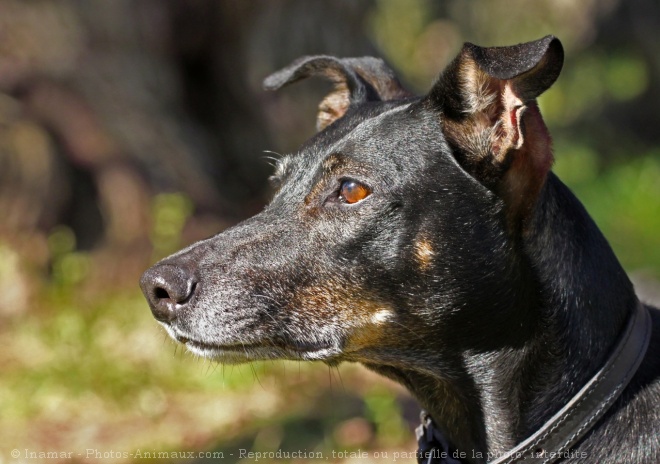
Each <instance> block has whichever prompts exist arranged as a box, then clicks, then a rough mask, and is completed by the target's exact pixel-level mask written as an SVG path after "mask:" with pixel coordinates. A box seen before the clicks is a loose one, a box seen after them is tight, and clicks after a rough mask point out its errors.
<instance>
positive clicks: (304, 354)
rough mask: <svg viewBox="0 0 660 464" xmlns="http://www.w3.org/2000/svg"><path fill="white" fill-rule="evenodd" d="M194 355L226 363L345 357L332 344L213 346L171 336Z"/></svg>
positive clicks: (267, 341) (274, 342)
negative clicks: (340, 355)
mask: <svg viewBox="0 0 660 464" xmlns="http://www.w3.org/2000/svg"><path fill="white" fill-rule="evenodd" d="M170 335H172V337H173V338H174V339H175V340H177V341H178V342H179V343H182V344H184V345H185V346H186V348H188V349H189V350H190V351H191V352H192V353H194V354H197V355H199V356H203V357H205V358H211V359H215V360H217V361H221V362H223V363H230V364H231V363H234V364H235V363H241V362H249V361H261V360H269V359H291V360H306V361H311V360H328V359H330V358H333V357H336V356H338V355H339V354H340V353H341V349H340V348H338V347H336V346H333V345H331V344H329V343H307V342H297V341H296V342H293V341H288V340H281V339H265V340H263V341H258V342H248V343H209V342H205V341H200V340H195V339H193V338H190V337H188V336H184V335H181V334H176V333H170Z"/></svg>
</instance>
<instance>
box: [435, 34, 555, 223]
mask: <svg viewBox="0 0 660 464" xmlns="http://www.w3.org/2000/svg"><path fill="white" fill-rule="evenodd" d="M563 59H564V51H563V48H562V45H561V42H559V40H558V39H556V38H555V37H553V36H547V37H544V38H542V39H540V40H537V41H534V42H528V43H524V44H520V45H514V46H511V47H492V48H482V47H478V46H476V45H473V44H471V43H466V44H465V45H464V46H463V49H462V50H461V52H460V54H459V55H458V57H456V59H454V61H453V62H452V63H451V64H450V65H449V66H448V67H447V69H446V70H445V71H444V72H443V73H442V74H441V75H440V77H439V79H438V81H437V82H436V84H435V85H434V87H433V89H432V90H431V92H430V94H429V95H428V97H427V98H428V99H430V101H431V102H432V104H433V105H435V106H436V107H437V108H439V109H440V110H441V112H442V115H443V116H442V121H443V132H444V134H445V137H446V138H447V140H448V142H449V143H450V145H451V146H452V148H453V150H454V154H455V156H456V157H457V160H458V161H459V163H461V164H462V165H463V167H464V168H465V169H466V170H467V171H468V172H470V173H471V174H472V175H473V176H474V177H476V178H477V179H478V180H480V181H481V182H482V183H483V184H484V185H486V186H487V187H488V188H490V189H492V190H493V191H495V192H496V193H497V194H498V195H500V196H501V197H502V198H503V199H504V201H505V202H506V204H507V207H508V212H509V216H510V218H512V219H514V220H518V219H523V220H524V218H525V216H526V215H527V214H528V213H529V211H530V209H531V208H532V207H533V205H534V202H535V200H536V198H537V196H538V193H539V191H540V189H541V187H542V186H543V183H544V182H545V178H546V175H547V173H548V171H549V170H550V167H551V165H552V151H551V146H550V144H551V143H550V136H549V134H548V131H547V128H546V127H545V123H544V122H543V119H542V118H541V114H540V113H539V109H538V106H537V105H536V101H535V100H536V97H538V96H539V95H540V94H541V93H543V92H544V91H545V90H547V89H548V88H549V87H550V86H551V85H552V84H553V83H554V82H555V80H556V79H557V77H558V76H559V73H560V71H561V68H562V64H563Z"/></svg>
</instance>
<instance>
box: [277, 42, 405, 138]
mask: <svg viewBox="0 0 660 464" xmlns="http://www.w3.org/2000/svg"><path fill="white" fill-rule="evenodd" d="M311 76H322V77H325V78H327V79H329V80H330V81H331V82H332V83H333V84H334V89H333V91H332V92H330V93H329V94H328V95H327V96H326V97H325V98H324V99H323V101H322V102H321V103H320V105H319V112H318V115H317V120H316V128H317V129H318V130H319V131H320V130H323V129H324V128H326V127H327V126H329V125H330V124H332V123H333V122H334V121H336V120H337V119H339V118H341V117H342V116H343V115H344V114H345V113H346V111H347V110H348V108H349V106H350V105H352V104H357V103H363V102H366V101H379V100H380V101H385V100H394V99H399V98H406V97H409V96H411V94H410V93H409V92H408V91H406V90H405V89H404V88H403V87H402V86H401V84H400V83H399V80H398V79H397V78H396V76H395V75H394V72H393V71H392V70H391V69H390V68H389V67H388V66H387V65H386V64H385V63H384V62H383V60H380V59H378V58H372V57H370V56H366V57H362V58H335V57H334V56H323V55H318V56H305V57H302V58H299V59H297V60H296V61H294V62H293V63H291V64H290V65H289V66H287V67H286V68H284V69H281V70H279V71H277V72H276V73H274V74H271V75H270V76H268V77H267V78H266V79H265V80H264V88H265V89H266V90H277V89H279V88H280V87H284V86H285V85H288V84H292V83H294V82H297V81H299V80H301V79H304V78H306V77H311Z"/></svg>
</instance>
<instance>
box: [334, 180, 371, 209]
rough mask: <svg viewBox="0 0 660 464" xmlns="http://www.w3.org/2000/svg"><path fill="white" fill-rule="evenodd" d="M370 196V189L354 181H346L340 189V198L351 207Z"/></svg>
mask: <svg viewBox="0 0 660 464" xmlns="http://www.w3.org/2000/svg"><path fill="white" fill-rule="evenodd" d="M370 194H371V190H370V189H369V187H367V186H366V185H364V184H361V183H359V182H357V181H354V180H345V181H344V182H342V183H341V187H340V189H339V196H340V197H341V198H342V199H343V200H344V201H345V202H346V203H348V204H349V205H350V204H353V203H357V202H358V201H362V200H364V199H365V198H367V197H368V196H369V195H370Z"/></svg>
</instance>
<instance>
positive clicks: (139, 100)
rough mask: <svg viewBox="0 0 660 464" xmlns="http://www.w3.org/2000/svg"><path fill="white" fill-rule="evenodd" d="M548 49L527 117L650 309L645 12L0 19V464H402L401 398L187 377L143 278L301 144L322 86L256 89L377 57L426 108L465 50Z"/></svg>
mask: <svg viewBox="0 0 660 464" xmlns="http://www.w3.org/2000/svg"><path fill="white" fill-rule="evenodd" d="M546 34H554V35H556V36H558V37H559V38H560V39H561V40H562V42H563V43H564V46H565V49H566V63H565V66H564V71H563V74H562V76H561V77H560V79H559V81H558V82H557V83H556V84H555V86H554V87H553V88H552V89H551V90H550V91H549V92H548V93H547V94H546V95H544V96H543V97H542V98H541V100H540V105H541V108H542V112H543V114H544V117H545V119H546V122H547V124H548V126H549V127H550V130H551V132H552V134H553V136H554V146H555V154H556V158H557V161H556V166H555V171H556V172H557V173H558V174H559V175H560V177H562V179H564V180H565V181H566V182H567V183H568V184H569V185H570V186H571V188H573V189H574V191H575V192H576V193H577V195H578V196H579V197H580V199H582V201H583V202H584V203H585V205H586V206H587V209H588V210H589V211H590V212H591V213H592V215H593V216H594V218H595V220H596V221H597V223H598V224H599V226H600V227H601V228H602V229H603V231H604V232H605V234H606V236H607V237H608V238H609V240H610V241H611V244H612V246H613V247H614V249H615V251H616V252H617V254H618V256H619V257H620V259H621V260H622V262H623V264H624V266H625V267H626V268H627V269H628V271H629V272H630V273H631V274H632V276H633V279H634V281H635V283H636V285H637V286H638V288H639V291H640V293H641V294H642V295H644V296H646V297H647V298H651V299H653V298H658V296H657V295H658V285H657V283H656V282H657V279H658V278H659V277H660V233H659V231H660V130H659V129H658V128H659V127H660V111H658V107H659V105H660V4H659V3H658V2H657V1H655V0H626V1H623V0H601V1H599V0H584V1H581V2H567V1H560V0H539V1H535V2H529V1H525V0H471V1H466V0H447V1H442V2H434V1H431V0H381V1H353V0H334V1H309V0H269V1H267V0H244V1H239V0H234V1H217V0H178V1H174V0H172V1H162V0H112V1H102V0H93V1H88V0H77V1H75V0H57V1H55V0H31V1H22V0H0V297H1V298H0V337H1V340H2V344H3V350H0V370H1V372H2V374H0V437H3V438H2V442H0V462H2V458H5V459H10V458H9V456H10V455H9V452H10V451H11V450H12V449H14V448H18V449H21V450H23V449H25V448H28V449H31V450H34V451H41V450H44V451H46V450H54V451H63V452H66V451H71V452H74V453H73V456H72V457H73V460H74V461H75V460H77V461H85V456H87V455H86V450H87V449H96V450H98V451H100V452H101V453H107V452H109V451H111V450H115V451H120V452H121V453H134V452H135V450H136V449H142V450H143V451H144V450H152V451H153V450H157V451H182V450H195V451H199V450H213V449H221V450H224V451H225V455H226V456H225V457H226V459H225V461H223V462H235V461H237V459H234V458H230V457H229V453H232V452H234V451H235V450H236V449H238V448H247V449H254V450H261V451H264V450H273V449H280V448H282V449H293V450H298V449H300V450H302V449H306V450H308V451H311V450H321V451H323V452H326V453H330V452H331V451H332V450H345V449H347V450H350V449H356V448H362V449H367V450H370V452H375V451H377V450H381V451H383V450H385V451H387V450H389V451H393V450H396V449H400V450H409V449H412V447H413V445H412V442H411V440H412V433H411V431H410V430H411V425H410V424H409V423H408V422H407V421H414V416H415V406H414V404H413V403H412V402H411V401H410V400H409V399H407V396H406V395H405V393H404V392H403V391H402V390H401V389H399V388H398V387H395V386H393V385H391V384H389V383H386V382H385V381H383V380H379V379H378V380H376V379H374V377H373V376H372V375H370V374H368V373H366V372H365V371H363V370H361V369H359V368H357V367H355V366H346V367H341V368H340V369H339V370H329V369H328V368H327V367H325V366H314V365H298V364H291V363H269V364H266V365H262V364H257V365H254V366H242V367H235V368H231V367H227V368H223V367H222V366H216V365H214V364H212V363H209V362H207V361H203V360H196V359H194V358H192V357H191V356H189V355H187V354H183V353H181V350H178V351H177V350H176V348H175V347H174V345H173V344H172V343H170V342H169V341H167V340H165V337H164V336H163V335H162V334H161V331H160V330H159V328H158V326H157V324H156V323H155V322H154V321H153V320H152V319H151V316H150V314H149V311H148V308H147V306H146V303H145V302H144V301H143V300H142V299H141V297H140V294H139V291H138V289H137V280H138V278H139V275H140V273H141V271H142V270H144V269H146V267H147V266H148V265H149V264H150V263H152V262H154V261H155V260H156V259H158V258H160V257H162V256H165V255H166V254H168V253H170V252H172V251H174V250H176V249H178V248H179V247H180V246H183V245H185V244H187V243H190V242H192V241H194V240H197V239H200V238H204V237H206V236H209V235H212V234H214V233H217V232H219V231H221V230H222V229H224V228H226V227H228V226H230V225H231V224H234V223H236V222H237V221H239V220H241V219H243V218H245V217H248V216H250V215H252V214H254V213H255V212H257V211H259V210H260V208H261V207H262V206H263V205H264V204H265V202H266V201H267V199H268V196H269V191H268V184H267V182H266V178H267V177H268V175H269V174H270V170H271V167H270V165H269V161H268V157H269V156H277V155H273V154H272V153H270V151H273V152H276V153H288V152H292V151H294V150H295V148H296V146H297V145H299V144H300V143H301V142H302V141H304V140H305V139H306V138H308V137H309V136H310V135H311V134H313V132H314V121H315V112H316V111H315V108H316V105H317V104H318V102H319V101H320V99H321V98H322V96H323V95H324V92H325V91H327V89H328V85H327V84H325V83H322V82H316V81H314V82H312V81H310V82H305V83H301V84H297V85H296V86H292V87H291V88H286V89H284V90H282V91H280V92H278V93H276V94H271V93H266V92H264V91H262V90H261V81H262V79H263V78H264V77H265V76H266V75H268V74H269V73H271V72H273V71H275V70H277V69H279V68H280V67H282V66H284V65H286V64H288V63H289V62H290V61H291V60H293V59H295V58H297V57H298V56H301V55H306V54H320V53H323V54H333V55H338V56H361V55H376V56H381V57H383V58H385V59H386V60H387V61H388V62H389V63H390V64H391V65H392V66H393V67H394V68H395V69H396V70H397V71H398V72H399V74H400V76H401V78H402V80H403V81H404V82H406V84H407V85H408V87H409V88H411V89H413V90H415V91H417V92H419V93H420V94H421V93H423V92H425V91H427V90H428V89H429V88H430V85H431V83H432V82H433V79H434V78H435V76H437V74H438V72H439V71H440V70H441V69H442V68H443V67H444V66H445V65H446V64H447V63H448V62H449V61H450V60H451V59H452V58H453V57H454V56H455V54H456V53H457V52H458V51H459V50H460V47H461V44H462V43H463V42H464V41H471V42H475V43H478V44H481V45H506V44H514V43H519V42H522V41H528V40H533V39H536V38H539V37H541V36H543V35H546ZM656 301H657V300H656ZM173 354H174V356H173ZM401 417H403V419H402V418H401ZM78 453H81V455H80V456H78ZM329 457H330V459H331V460H334V461H337V462H350V461H349V460H346V459H344V460H342V459H339V457H338V456H333V455H332V454H329ZM232 459H233V461H232ZM131 460H132V459H131V458H130V457H129V458H121V459H119V460H117V462H119V461H131ZM174 461H176V462H178V460H174ZM10 462H11V461H10ZM33 462H34V461H33ZM49 462H56V460H50V461H49ZM310 462H311V461H310Z"/></svg>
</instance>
